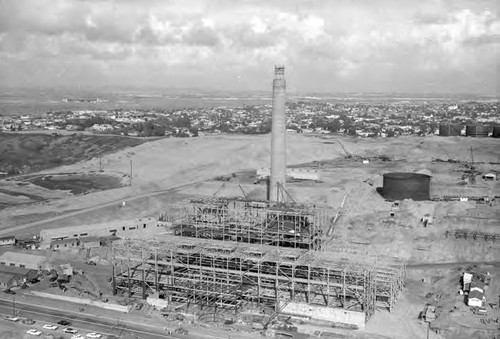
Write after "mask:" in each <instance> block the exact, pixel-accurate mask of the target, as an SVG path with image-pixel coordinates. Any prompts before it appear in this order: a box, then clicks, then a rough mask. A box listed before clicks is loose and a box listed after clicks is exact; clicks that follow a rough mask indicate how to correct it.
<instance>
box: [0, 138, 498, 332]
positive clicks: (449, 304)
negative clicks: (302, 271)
mask: <svg viewBox="0 0 500 339" xmlns="http://www.w3.org/2000/svg"><path fill="white" fill-rule="evenodd" d="M287 138H288V139H287V147H288V148H287V162H288V164H290V165H294V164H295V165H297V164H305V165H303V166H307V167H308V168H316V169H317V170H319V171H320V174H321V182H319V183H306V182H295V183H289V184H287V189H288V190H289V192H290V193H291V194H292V196H293V197H294V199H295V200H296V201H298V202H303V203H315V204H324V205H327V206H330V207H332V208H333V209H335V210H337V209H338V208H339V206H340V204H341V202H342V200H343V199H344V197H346V196H347V198H346V203H345V206H344V209H343V211H342V213H341V217H340V219H339V221H338V222H337V224H336V225H335V230H334V234H333V238H332V240H331V241H330V242H329V243H328V246H330V247H331V248H330V249H332V250H333V249H335V248H342V247H348V248H351V249H355V250H359V251H361V252H364V253H369V254H370V255H371V256H377V255H385V256H393V257H397V258H400V259H403V260H404V261H405V262H407V263H408V264H409V265H410V266H409V267H408V278H407V281H406V287H405V290H404V293H403V296H402V297H401V298H400V299H399V300H398V302H397V304H396V307H395V310H394V312H393V313H388V312H386V311H380V312H377V313H376V314H375V316H374V317H373V319H371V320H370V321H369V322H368V324H367V329H366V332H367V333H373V334H377V335H382V336H388V337H392V338H416V337H419V338H420V337H422V338H423V337H425V336H426V332H427V327H426V324H423V323H421V322H420V321H419V320H418V319H417V318H418V314H419V312H420V311H421V310H422V309H423V307H424V306H425V305H426V303H434V302H435V303H437V305H438V306H439V312H438V320H437V321H436V323H435V324H433V325H432V328H431V331H430V338H442V337H445V338H459V337H460V336H457V333H458V334H460V333H461V332H463V333H466V334H467V333H468V335H469V337H470V335H472V337H483V336H484V337H485V338H486V337H488V336H487V335H489V334H491V333H492V332H491V331H490V330H491V328H492V327H493V326H494V325H493V323H492V322H490V323H489V324H483V323H481V322H480V320H478V319H476V318H475V317H476V316H472V315H471V312H470V310H469V309H468V307H466V306H465V304H464V303H463V299H462V300H460V299H459V298H458V297H457V294H458V289H459V284H458V282H457V277H458V276H459V273H460V272H461V270H463V269H465V268H466V265H468V264H467V263H477V265H478V266H477V268H478V269H482V268H484V267H486V268H487V269H489V270H490V271H491V274H492V276H493V277H494V281H495V283H492V285H491V291H492V292H491V293H492V296H493V295H494V294H495V293H496V294H500V291H497V289H498V279H500V272H499V267H498V266H491V267H490V266H486V265H488V264H489V265H493V264H492V263H495V262H500V241H499V240H497V241H496V242H493V241H491V240H488V241H485V240H482V239H477V240H474V239H472V238H470V239H467V240H464V239H455V237H446V236H445V232H446V231H453V230H457V229H474V230H480V231H483V232H490V233H495V232H497V233H500V232H499V231H498V225H499V224H500V204H498V202H496V203H494V204H491V205H489V204H487V205H482V204H477V203H475V202H444V201H439V202H438V201H421V202H414V201H412V200H404V201H402V202H401V205H400V207H399V208H398V209H397V210H396V211H393V210H392V203H391V202H387V201H385V200H384V198H383V197H382V196H380V194H379V193H378V192H377V190H376V188H377V187H381V186H382V174H383V173H386V172H392V171H411V172H413V171H417V170H422V169H426V170H430V171H431V172H432V174H433V178H432V189H431V194H432V195H436V196H444V195H455V194H469V195H488V196H495V195H497V196H500V181H496V182H485V181H484V180H483V179H481V176H480V175H478V176H477V177H476V183H475V184H470V185H461V186H460V185H457V182H458V181H460V179H461V176H462V174H463V171H464V165H463V164H460V163H455V162H450V161H448V160H452V161H457V160H458V161H470V147H472V148H473V150H474V161H475V165H476V167H477V168H478V170H479V172H480V173H485V172H487V171H500V167H499V166H500V165H499V164H500V152H498V149H500V140H499V139H492V138H483V139H481V138H459V137H450V138H443V137H436V136H428V137H402V138H397V139H359V138H358V139H356V138H347V137H346V138H340V140H341V142H342V143H343V144H344V146H345V148H346V149H347V151H348V152H349V153H351V155H352V157H351V158H349V159H346V157H345V155H346V154H345V153H344V151H343V150H342V147H341V146H340V144H339V143H338V141H337V140H338V138H337V139H335V138H332V137H328V136H316V137H314V136H304V135H298V134H297V135H294V134H290V135H287ZM269 141H270V137H269V135H264V136H263V135H258V136H242V135H235V136H211V137H203V138H192V139H161V140H157V141H154V142H150V143H146V144H142V145H138V146H135V147H133V148H129V149H125V150H120V151H117V152H116V153H113V154H107V155H104V156H103V157H102V160H101V161H102V164H103V166H104V170H105V173H106V174H107V173H115V177H117V178H122V182H123V181H124V180H125V181H126V180H128V179H129V178H125V179H124V178H123V175H124V174H126V173H128V172H129V171H130V162H131V161H132V172H133V176H132V185H126V186H123V187H119V188H114V189H110V190H105V191H100V192H93V193H89V194H86V195H71V194H68V192H65V193H61V195H59V196H58V195H57V194H60V193H54V192H58V191H50V192H49V191H47V195H46V196H44V195H43V191H39V192H38V193H37V194H40V195H41V196H43V197H44V198H46V200H44V201H38V202H34V203H32V204H30V205H19V206H9V207H7V208H5V209H3V210H1V211H0V225H2V226H1V227H2V228H3V230H0V232H3V234H8V233H9V232H11V233H13V232H16V234H26V235H28V234H36V233H37V232H39V230H40V229H43V228H47V227H61V226H64V225H68V226H69V225H81V224H83V223H86V224H90V223H99V222H105V221H110V220H125V219H130V218H136V217H141V216H158V215H159V214H160V213H162V212H165V211H167V210H168V208H169V206H171V205H173V204H176V203H178V202H180V201H182V200H185V199H187V198H188V197H190V196H194V195H205V196H207V195H208V196H247V197H250V198H253V199H263V198H265V192H266V188H265V185H264V184H263V183H260V184H254V183H253V182H254V178H255V172H254V171H255V169H256V168H259V167H267V166H268V163H269V148H270V147H269V144H270V143H269ZM376 156H379V157H380V156H381V157H385V158H386V159H385V161H384V160H381V159H375V158H374V157H376ZM364 157H370V159H371V161H370V163H369V164H363V163H362V159H363V158H364ZM436 159H441V160H444V161H445V162H439V161H435V160H436ZM433 160H434V161H433ZM95 169H96V159H95V158H94V159H91V160H86V161H81V162H79V163H76V164H72V165H66V166H61V167H59V168H57V169H56V170H57V172H59V173H83V174H90V173H91V172H92V171H95ZM53 171H54V170H51V171H45V172H40V173H37V174H39V175H44V174H50V172H53ZM233 173H237V174H235V175H233ZM218 176H227V177H228V178H230V179H229V180H228V181H221V180H220V178H219V179H218V180H214V178H216V177H218ZM1 183H2V182H0V184H1ZM28 188H29V189H32V188H31V187H29V186H27V188H26V189H28ZM32 193H33V194H35V193H34V192H32ZM50 194H53V195H52V196H50ZM0 198H1V196H0ZM18 199H23V198H18ZM1 202H2V200H0V203H1ZM123 202H125V206H123ZM54 211H56V212H54ZM391 211H392V212H394V213H395V215H394V217H391V216H390V212H391ZM425 214H430V215H432V216H433V217H434V220H433V223H432V225H429V226H427V227H424V225H423V223H422V222H421V219H422V217H423V216H424V215H425ZM12 227H14V228H12ZM15 227H18V228H15ZM327 250H328V249H327ZM438 264H439V265H443V264H447V265H449V266H446V265H444V266H433V265H438ZM413 265H422V266H418V267H417V268H415V266H413ZM103 274H104V272H103ZM422 277H427V278H426V281H431V283H428V282H423V281H422ZM95 283H96V284H97V285H102V284H105V283H106V282H103V281H99V279H98V278H97V277H96V278H95ZM493 291H495V292H493ZM427 296H428V297H427ZM437 296H439V297H437ZM492 298H493V297H492ZM495 312H496V311H494V310H493V309H492V311H491V312H490V313H491V316H490V315H489V317H494V314H496V313H495ZM495 324H496V323H495ZM433 329H434V330H435V329H440V331H441V332H440V333H441V334H436V333H435V331H434V330H433ZM471 331H472V332H471ZM474 331H475V332H474ZM438 332H439V331H438ZM488 333H489V334H488ZM490 337H491V336H490ZM490 337H488V338H490Z"/></svg>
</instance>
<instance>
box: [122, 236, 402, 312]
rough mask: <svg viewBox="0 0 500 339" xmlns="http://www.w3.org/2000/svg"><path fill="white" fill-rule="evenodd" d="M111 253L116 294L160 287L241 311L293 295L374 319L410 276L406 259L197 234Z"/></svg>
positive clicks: (182, 298)
mask: <svg viewBox="0 0 500 339" xmlns="http://www.w3.org/2000/svg"><path fill="white" fill-rule="evenodd" d="M113 258H114V259H113V292H114V293H115V294H116V293H124V294H128V295H129V296H134V295H135V296H141V297H142V298H145V297H146V296H147V295H149V294H152V293H155V294H157V295H159V296H160V297H163V298H165V299H168V300H169V301H172V302H182V303H187V304H188V305H189V304H190V303H194V304H196V305H198V306H199V307H201V308H202V309H203V308H204V307H208V308H210V309H216V310H217V309H230V310H232V311H234V312H235V313H236V314H238V312H239V310H241V308H242V307H243V306H244V305H245V304H247V303H256V304H258V305H259V306H262V307H271V308H272V309H273V312H274V315H276V314H278V313H279V312H281V311H282V310H283V309H284V308H285V307H286V305H287V304H288V303H289V302H292V301H293V302H302V303H307V304H310V305H318V306H322V307H332V308H333V307H340V308H344V309H346V310H351V311H359V312H364V313H365V314H366V319H369V318H370V317H371V316H372V315H373V314H374V312H375V310H376V309H379V308H383V309H387V310H389V311H392V309H393V307H394V304H395V301H396V299H397V298H398V296H399V294H400V293H401V291H402V289H403V283H404V278H405V265H404V264H403V263H400V262H381V261H379V260H378V259H376V258H375V259H369V258H366V257H365V258H364V260H360V261H355V260H353V258H349V259H347V258H342V257H340V256H339V255H338V254H335V253H329V252H317V251H308V250H305V249H300V248H281V247H276V246H270V245H260V244H244V243H235V242H233V243H223V242H220V241H212V240H203V241H202V240H199V239H193V238H184V239H182V240H180V239H179V238H178V237H166V238H165V239H164V240H160V239H156V240H154V241H146V240H121V241H119V242H116V243H115V244H114V246H113ZM120 291H121V292H120Z"/></svg>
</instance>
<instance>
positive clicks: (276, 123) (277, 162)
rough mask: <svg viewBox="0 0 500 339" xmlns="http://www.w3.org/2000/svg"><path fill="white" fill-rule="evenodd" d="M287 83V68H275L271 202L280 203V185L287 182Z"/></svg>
mask: <svg viewBox="0 0 500 339" xmlns="http://www.w3.org/2000/svg"><path fill="white" fill-rule="evenodd" d="M285 101H286V81H285V67H284V66H274V80H273V114H272V127H271V177H270V183H269V200H270V201H277V202H279V201H280V197H279V191H278V185H279V184H280V185H281V186H283V187H284V186H285V182H286V142H285V138H286V115H285Z"/></svg>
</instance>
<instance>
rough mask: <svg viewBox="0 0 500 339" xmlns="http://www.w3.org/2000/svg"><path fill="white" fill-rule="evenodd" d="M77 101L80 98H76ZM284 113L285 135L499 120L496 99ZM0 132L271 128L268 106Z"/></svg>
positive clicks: (122, 114) (61, 121)
mask: <svg viewBox="0 0 500 339" xmlns="http://www.w3.org/2000/svg"><path fill="white" fill-rule="evenodd" d="M65 100H67V101H68V102H69V101H73V100H71V99H65ZM81 100H85V99H78V101H81ZM88 100H91V101H92V102H94V101H98V100H99V99H88ZM286 111H287V119H288V121H287V131H288V132H290V133H319V134H330V133H340V134H346V135H351V136H359V137H383V138H390V137H397V136H401V135H419V136H422V135H426V134H438V127H439V124H440V123H453V124H455V123H456V124H463V125H465V124H481V125H486V126H493V125H499V124H500V116H499V114H498V112H499V103H498V102H475V101H471V102H460V103H453V104H450V103H442V102H439V103H433V102H430V103H429V102H421V101H420V102H419V101H415V102H412V101H408V102H397V103H388V104H367V103H328V102H320V101H297V102H289V103H288V104H287V110H286ZM0 130H2V131H6V132H18V131H42V130H46V131H53V132H54V133H57V132H58V131H61V130H65V131H74V132H77V131H86V132H90V133H96V134H113V135H123V136H130V137H153V136H155V137H161V136H170V137H197V136H202V135H210V134H230V133H239V134H265V133H269V132H270V131H271V105H270V104H268V105H252V106H247V105H245V106H240V107H215V108H196V109H194V108H193V109H181V110H167V109H154V110H141V109H134V110H127V109H113V110H72V111H58V112H47V113H45V114H43V115H30V114H26V115H20V116H19V115H16V116H3V117H0Z"/></svg>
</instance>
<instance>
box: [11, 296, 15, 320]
mask: <svg viewBox="0 0 500 339" xmlns="http://www.w3.org/2000/svg"><path fill="white" fill-rule="evenodd" d="M12 316H13V317H15V316H16V297H14V296H12Z"/></svg>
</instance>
